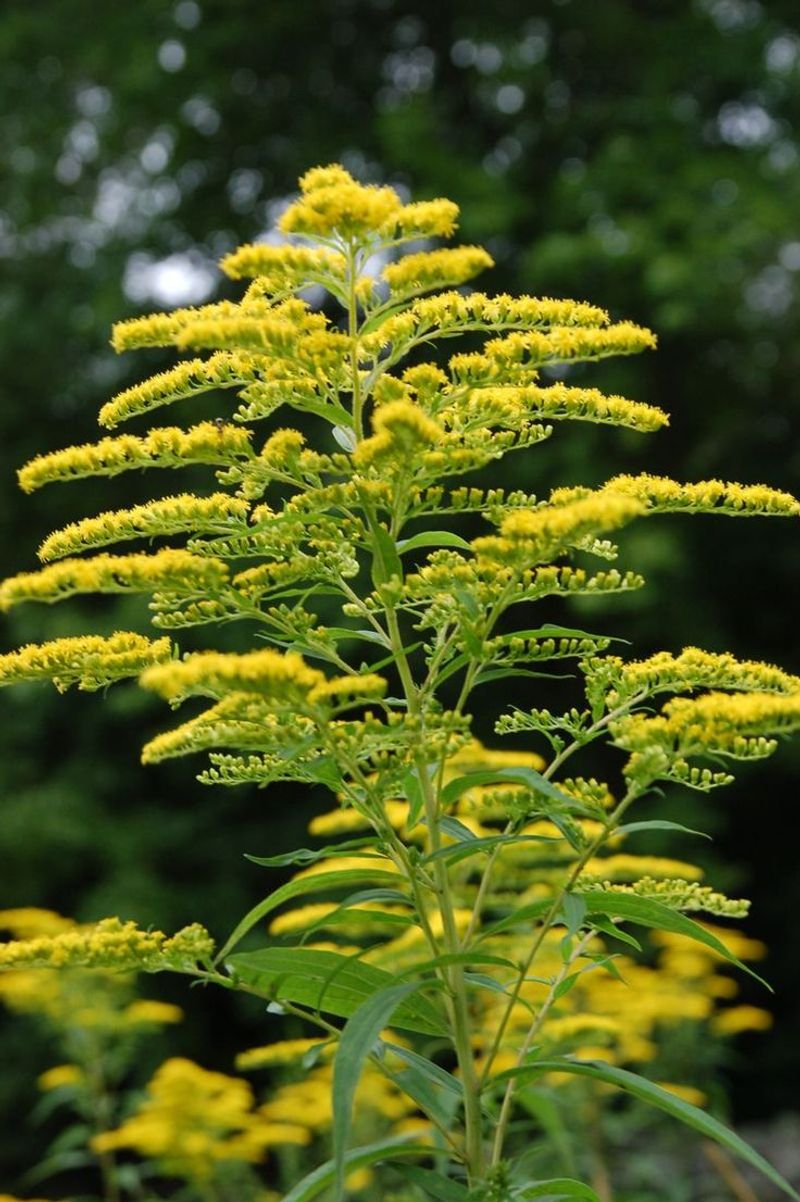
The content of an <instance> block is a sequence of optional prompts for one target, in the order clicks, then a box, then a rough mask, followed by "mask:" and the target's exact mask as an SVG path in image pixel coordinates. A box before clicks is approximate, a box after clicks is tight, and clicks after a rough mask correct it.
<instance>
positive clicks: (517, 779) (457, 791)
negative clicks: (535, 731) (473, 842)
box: [442, 768, 583, 813]
mask: <svg viewBox="0 0 800 1202" xmlns="http://www.w3.org/2000/svg"><path fill="white" fill-rule="evenodd" d="M491 784H511V785H527V787H528V788H529V789H532V790H533V791H534V792H535V793H540V794H544V796H545V797H549V798H550V799H551V800H552V801H557V802H558V803H559V805H560V806H562V808H566V809H568V810H571V811H578V812H581V813H582V812H583V806H581V804H580V802H578V801H576V800H575V798H574V797H569V796H568V795H567V794H566V793H562V792H561V790H560V789H557V788H556V786H555V785H554V784H551V782H550V781H549V780H548V779H547V778H546V777H544V776H542V774H541V772H537V771H536V769H535V768H499V769H497V770H496V771H494V772H493V771H491V770H485V771H482V772H468V773H466V775H464V776H457V777H456V779H455V780H451V781H450V783H449V784H448V785H446V786H445V787H444V789H443V790H442V805H443V806H444V807H447V806H450V805H452V804H453V802H455V801H458V799H459V797H460V796H461V795H462V793H466V792H467V790H468V789H474V788H475V787H476V786H478V785H491Z"/></svg>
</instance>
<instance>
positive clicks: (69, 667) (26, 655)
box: [0, 631, 172, 692]
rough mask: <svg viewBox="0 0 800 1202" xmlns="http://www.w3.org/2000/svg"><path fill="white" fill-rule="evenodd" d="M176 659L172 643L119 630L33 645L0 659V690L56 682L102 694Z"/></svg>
mask: <svg viewBox="0 0 800 1202" xmlns="http://www.w3.org/2000/svg"><path fill="white" fill-rule="evenodd" d="M171 655H172V644H171V643H170V640H169V639H168V638H162V639H148V638H145V637H144V635H141V634H134V633H129V632H127V631H118V632H116V633H115V634H112V635H109V637H108V638H103V637H101V636H100V635H78V636H76V637H75V638H65V639H53V640H52V641H51V642H49V643H30V644H28V645H27V646H25V647H20V648H19V650H17V651H9V652H8V653H7V654H6V655H0V686H2V685H7V684H19V683H22V682H26V681H35V680H52V682H53V684H54V685H55V687H56V688H57V689H58V690H59V692H63V691H64V689H67V688H69V686H70V685H73V684H77V686H78V688H79V689H84V690H89V691H90V690H93V689H101V688H103V687H104V686H105V685H107V684H111V683H112V682H113V681H115V680H123V679H125V677H128V676H138V675H139V673H140V672H142V671H144V669H145V668H149V667H151V666H152V665H155V664H162V663H164V662H165V661H166V660H169V659H170V657H171Z"/></svg>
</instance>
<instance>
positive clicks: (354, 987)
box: [226, 947, 448, 1035]
mask: <svg viewBox="0 0 800 1202" xmlns="http://www.w3.org/2000/svg"><path fill="white" fill-rule="evenodd" d="M226 968H228V970H229V972H230V973H231V975H232V976H233V977H234V978H235V979H236V980H239V981H241V982H242V983H243V984H245V985H249V986H251V987H252V988H254V989H257V990H258V991H259V993H262V994H263V995H264V996H266V997H269V998H270V999H271V1000H273V1001H276V1002H280V1001H281V1000H283V1001H287V1002H295V1003H297V1004H298V1005H300V1006H307V1007H308V1008H309V1009H311V1010H314V1011H317V1010H319V1011H322V1012H324V1013H326V1014H335V1015H336V1016H337V1017H338V1018H349V1017H350V1015H351V1014H355V1012H356V1011H357V1010H358V1008H359V1007H360V1006H361V1005H362V1004H363V1003H364V1002H365V1001H367V999H368V998H371V997H372V996H373V995H374V994H376V993H378V992H379V991H381V990H385V989H386V988H387V987H388V986H392V985H395V984H396V978H395V977H394V976H393V975H392V974H391V973H388V972H384V970H383V969H382V968H376V967H375V966H374V965H373V964H363V963H362V962H361V961H360V960H359V959H358V957H357V956H352V955H350V956H346V955H342V954H341V953H339V952H328V951H318V950H316V949H314V948H305V947H268V948H262V949H261V950H260V951H257V952H240V953H239V954H237V955H235V956H231V957H230V958H229V959H228V960H227V961H226ZM423 984H424V985H426V986H427V987H429V988H430V987H431V986H432V985H434V984H435V983H434V982H432V981H425V982H415V987H416V988H417V989H419V988H420V987H421V986H422V985H423ZM395 1025H396V1026H398V1027H400V1028H402V1029H403V1030H405V1031H419V1032H422V1034H424V1035H446V1034H447V1030H448V1028H447V1024H446V1023H445V1022H444V1020H443V1019H442V1018H441V1017H440V1015H439V1012H438V1011H437V1009H436V1007H435V1006H433V1005H432V1003H431V1002H429V1001H428V1000H427V999H426V998H414V999H412V1000H409V1001H406V1002H403V1003H401V1004H400V1005H399V1006H398V1008H397V1014H396V1015H395Z"/></svg>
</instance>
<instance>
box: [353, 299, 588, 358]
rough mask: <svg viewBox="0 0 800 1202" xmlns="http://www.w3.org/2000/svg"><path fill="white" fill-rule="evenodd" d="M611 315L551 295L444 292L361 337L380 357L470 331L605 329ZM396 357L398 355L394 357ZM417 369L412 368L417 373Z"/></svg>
mask: <svg viewBox="0 0 800 1202" xmlns="http://www.w3.org/2000/svg"><path fill="white" fill-rule="evenodd" d="M607 323H608V314H607V313H606V311H605V310H604V309H599V308H598V307H597V306H596V305H589V304H586V303H585V302H584V301H573V300H556V299H553V298H551V297H535V296H509V295H507V294H505V293H501V294H499V295H497V296H487V295H485V294H484V293H482V292H473V293H472V294H471V295H469V296H462V295H461V293H460V292H442V293H439V294H438V295H437V296H430V297H423V298H422V299H420V300H416V301H414V302H413V304H411V305H409V306H408V308H406V309H404V310H403V311H402V312H401V313H397V314H392V315H391V316H390V317H387V318H385V319H384V321H382V322H381V323H380V325H379V326H378V328H377V329H376V330H374V331H373V332H370V333H369V334H365V335H362V337H361V340H360V342H361V347H362V349H363V351H364V353H365V354H366V355H368V356H378V355H379V354H380V353H381V352H382V351H384V350H386V348H387V347H390V346H391V347H393V348H395V350H396V349H397V348H405V347H408V346H410V345H412V344H414V343H416V342H418V341H421V340H422V339H423V338H424V339H426V340H427V339H429V338H430V336H431V334H433V333H435V334H436V335H437V336H438V337H449V336H451V335H454V334H460V333H466V332H468V331H470V330H479V331H486V332H497V331H499V330H538V329H541V328H542V327H548V326H551V327H552V326H555V327H558V328H559V329H561V330H562V332H567V333H568V332H569V330H570V329H571V328H572V327H589V328H594V327H602V326H605V325H607ZM396 357H397V355H396V354H393V358H396ZM412 370H413V369H412Z"/></svg>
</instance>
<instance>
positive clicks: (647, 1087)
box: [494, 1057, 800, 1202]
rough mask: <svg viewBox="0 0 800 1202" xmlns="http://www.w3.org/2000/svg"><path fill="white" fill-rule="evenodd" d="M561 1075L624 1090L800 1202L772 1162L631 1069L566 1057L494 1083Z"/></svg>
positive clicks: (517, 1071) (512, 1071)
mask: <svg viewBox="0 0 800 1202" xmlns="http://www.w3.org/2000/svg"><path fill="white" fill-rule="evenodd" d="M558 1072H564V1073H573V1074H575V1075H576V1076H579V1077H591V1078H593V1079H594V1080H596V1081H603V1082H604V1083H605V1084H606V1085H616V1086H617V1087H618V1088H619V1089H624V1090H625V1092H626V1093H629V1094H632V1095H633V1096H634V1097H636V1098H639V1099H640V1101H642V1102H647V1103H648V1104H649V1105H651V1106H655V1107H657V1108H658V1109H659V1110H664V1111H666V1113H667V1114H670V1115H672V1117H673V1118H676V1119H679V1120H680V1121H681V1122H682V1123H685V1124H686V1125H687V1126H688V1127H692V1128H693V1129H694V1130H695V1131H699V1132H700V1134H701V1135H703V1136H705V1137H706V1139H713V1140H714V1141H715V1142H716V1143H718V1144H721V1145H722V1147H723V1148H726V1149H727V1151H728V1152H731V1153H732V1154H733V1155H734V1156H739V1157H741V1159H742V1160H744V1161H746V1162H747V1164H750V1165H752V1166H753V1168H756V1169H759V1170H760V1171H761V1172H762V1173H763V1174H764V1176H765V1177H768V1178H769V1180H770V1181H771V1182H772V1183H773V1185H777V1186H778V1187H779V1188H780V1189H782V1190H783V1192H784V1193H786V1194H788V1195H789V1197H790V1198H794V1199H795V1202H800V1194H797V1193H796V1192H795V1191H794V1190H793V1189H792V1187H791V1185H790V1184H789V1182H788V1181H785V1180H784V1178H783V1177H782V1176H781V1175H780V1173H779V1172H778V1171H777V1169H774V1168H773V1167H772V1165H771V1164H770V1163H769V1161H767V1160H765V1159H764V1157H763V1156H761V1155H760V1153H758V1152H756V1150H755V1149H754V1148H751V1147H750V1145H749V1144H747V1143H745V1141H744V1140H743V1139H741V1137H740V1136H738V1135H737V1134H736V1133H735V1132H734V1131H731V1130H729V1128H728V1127H726V1126H725V1125H724V1124H723V1123H721V1122H720V1121H719V1120H718V1119H715V1118H713V1117H712V1116H711V1115H710V1114H706V1112H705V1111H704V1110H700V1109H698V1107H697V1106H692V1105H691V1103H689V1102H685V1101H684V1100H683V1098H679V1097H677V1095H676V1094H672V1093H670V1092H669V1091H668V1090H666V1089H662V1088H661V1086H660V1085H655V1084H654V1083H653V1082H652V1081H648V1080H647V1079H646V1078H645V1077H640V1076H639V1075H638V1073H631V1072H629V1071H628V1070H627V1069H624V1068H617V1067H616V1066H615V1065H612V1064H605V1063H603V1062H602V1061H599V1060H570V1059H569V1058H567V1057H563V1058H553V1059H550V1060H538V1061H537V1062H536V1064H535V1065H528V1066H525V1067H523V1068H520V1069H508V1070H507V1071H506V1072H503V1073H499V1074H498V1075H497V1077H495V1078H494V1080H495V1081H501V1080H510V1079H511V1078H512V1077H515V1076H516V1077H523V1078H525V1077H528V1078H530V1077H532V1076H538V1075H539V1074H540V1073H558ZM530 1196H531V1197H535V1196H536V1195H533V1194H532V1195H530Z"/></svg>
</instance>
